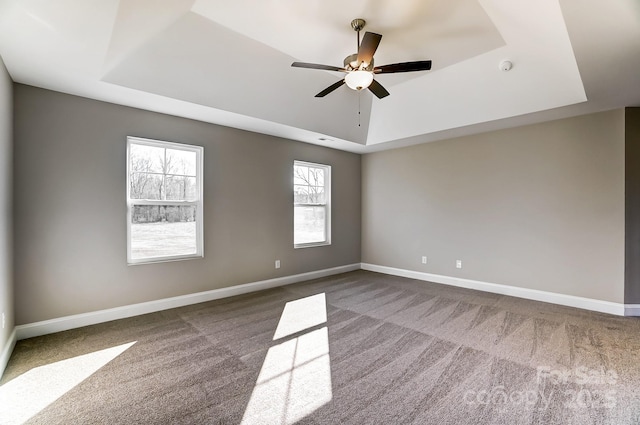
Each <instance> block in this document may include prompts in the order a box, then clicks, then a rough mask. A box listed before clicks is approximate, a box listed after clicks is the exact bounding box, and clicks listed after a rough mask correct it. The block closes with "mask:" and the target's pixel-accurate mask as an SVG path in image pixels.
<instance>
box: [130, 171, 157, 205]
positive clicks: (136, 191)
mask: <svg viewBox="0 0 640 425" xmlns="http://www.w3.org/2000/svg"><path fill="white" fill-rule="evenodd" d="M130 189H131V194H130V196H131V199H162V195H163V193H162V191H163V188H162V175H158V174H148V173H131V175H130Z"/></svg>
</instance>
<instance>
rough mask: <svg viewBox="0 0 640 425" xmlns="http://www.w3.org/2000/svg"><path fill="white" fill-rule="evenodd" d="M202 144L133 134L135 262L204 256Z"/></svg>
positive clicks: (130, 194)
mask: <svg viewBox="0 0 640 425" xmlns="http://www.w3.org/2000/svg"><path fill="white" fill-rule="evenodd" d="M202 151H203V149H202V147H200V146H190V145H183V144H178V143H169V142H160V141H156V140H148V139H141V138H137V137H128V138H127V235H128V240H127V260H128V262H129V264H139V263H150V262H157V261H168V260H180V259H186V258H198V257H202V256H203V255H204V250H203V242H202V221H203V219H202V217H203V216H202Z"/></svg>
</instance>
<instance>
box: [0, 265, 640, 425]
mask: <svg viewBox="0 0 640 425" xmlns="http://www.w3.org/2000/svg"><path fill="white" fill-rule="evenodd" d="M323 294H324V295H323ZM325 309H326V311H325ZM325 314H326V321H325V316H324V315H325ZM276 330H277V331H276ZM639 331H640V320H638V319H636V318H622V317H615V316H609V315H605V314H599V313H593V312H587V311H582V310H578V309H572V308H566V307H560V306H554V305H549V304H544V303H538V302H532V301H526V300H520V299H517V298H510V297H505V296H500V295H495V294H488V293H483V292H477V291H471V290H464V289H459V288H452V287H447V286H442V285H437V284H431V283H427V282H422V281H415V280H411V279H404V278H398V277H393V276H387V275H382V274H377V273H371V272H365V271H357V272H352V273H346V274H342V275H337V276H332V277H328V278H323V279H317V280H313V281H309V282H305V283H301V284H295V285H290V286H286V287H282V288H277V289H273V290H268V291H263V292H259V293H254V294H248V295H244V296H239V297H234V298H228V299H224V300H218V301H213V302H209V303H203V304H198V305H193V306H189V307H184V308H178V309H173V310H168V311H164V312H159V313H154V314H148V315H144V316H139V317H135V318H131V319H124V320H118V321H114V322H109V323H104V324H100V325H95V326H90V327H86V328H81V329H76V330H71V331H67V332H61V333H58V334H53V335H47V336H43V337H38V338H32V339H29V340H24V341H19V342H18V344H17V345H16V348H15V351H14V353H13V356H12V357H11V360H10V362H9V365H8V367H7V369H6V372H5V374H4V376H3V378H2V381H0V382H1V383H2V386H1V387H0V397H1V398H0V401H4V407H0V409H2V410H0V423H20V422H23V421H26V422H27V423H33V424H76V423H82V424H93V423H96V424H135V423H139V424H180V423H185V424H240V423H246V424H250V423H264V424H276V423H301V424H338V423H351V424H395V423H399V424H400V423H417V424H474V425H481V424H510V425H512V424H576V425H577V424H615V425H620V424H639V423H640V397H639V396H640V332H639ZM274 335H276V338H275V339H274ZM67 381H68V382H67ZM65 385H66V387H65ZM3 391H4V393H3ZM12 397H13V398H12ZM47 397H49V398H51V399H50V400H48V399H47ZM9 402H11V403H12V406H7V405H6V404H7V403H9ZM0 404H3V403H0Z"/></svg>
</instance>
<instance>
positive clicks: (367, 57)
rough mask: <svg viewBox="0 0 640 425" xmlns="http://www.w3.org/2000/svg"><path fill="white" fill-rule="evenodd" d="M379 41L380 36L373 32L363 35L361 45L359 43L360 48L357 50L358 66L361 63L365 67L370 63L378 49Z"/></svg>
mask: <svg viewBox="0 0 640 425" xmlns="http://www.w3.org/2000/svg"><path fill="white" fill-rule="evenodd" d="M380 39H382V36H381V35H380V34H376V33H375V32H365V33H364V37H363V38H362V43H360V48H359V49H358V65H360V64H361V63H362V62H365V63H366V64H367V65H368V64H370V63H371V59H373V55H374V53H375V52H376V50H377V49H378V44H380Z"/></svg>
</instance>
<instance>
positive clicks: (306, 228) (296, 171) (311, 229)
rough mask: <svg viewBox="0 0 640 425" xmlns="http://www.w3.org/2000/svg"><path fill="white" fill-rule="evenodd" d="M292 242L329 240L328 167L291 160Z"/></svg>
mask: <svg viewBox="0 0 640 425" xmlns="http://www.w3.org/2000/svg"><path fill="white" fill-rule="evenodd" d="M293 211H294V213H293V245H294V247H295V248H304V247H308V246H318V245H329V244H330V243H331V167H330V166H329V165H322V164H312V163H310V162H302V161H294V163H293Z"/></svg>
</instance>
